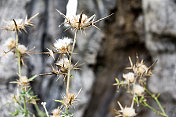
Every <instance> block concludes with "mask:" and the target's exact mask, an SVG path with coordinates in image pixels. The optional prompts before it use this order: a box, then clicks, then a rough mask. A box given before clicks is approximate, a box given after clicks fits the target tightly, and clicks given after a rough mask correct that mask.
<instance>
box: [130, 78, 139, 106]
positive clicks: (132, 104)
mask: <svg viewBox="0 0 176 117" xmlns="http://www.w3.org/2000/svg"><path fill="white" fill-rule="evenodd" d="M137 78H138V76H136V77H135V79H134V82H133V100H132V103H131V108H132V107H133V106H134V100H135V97H136V95H135V92H134V86H135V84H136V80H137Z"/></svg>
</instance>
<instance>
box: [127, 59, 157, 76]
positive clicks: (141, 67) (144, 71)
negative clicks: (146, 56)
mask: <svg viewBox="0 0 176 117" xmlns="http://www.w3.org/2000/svg"><path fill="white" fill-rule="evenodd" d="M136 58H137V62H136V64H133V63H132V60H131V57H129V61H130V64H131V67H127V69H132V70H133V71H134V73H135V74H137V75H140V76H141V75H143V76H151V75H152V72H151V68H152V66H153V65H154V64H155V63H156V62H157V61H155V62H154V63H153V64H152V65H151V66H150V67H147V66H146V65H145V64H144V62H143V60H141V62H139V58H138V56H136Z"/></svg>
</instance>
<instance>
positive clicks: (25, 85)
mask: <svg viewBox="0 0 176 117" xmlns="http://www.w3.org/2000/svg"><path fill="white" fill-rule="evenodd" d="M30 81H31V80H29V79H28V78H27V77H26V76H21V77H20V78H19V80H17V81H13V82H10V83H16V84H18V85H20V86H22V87H23V88H25V89H27V88H28V87H29V82H30Z"/></svg>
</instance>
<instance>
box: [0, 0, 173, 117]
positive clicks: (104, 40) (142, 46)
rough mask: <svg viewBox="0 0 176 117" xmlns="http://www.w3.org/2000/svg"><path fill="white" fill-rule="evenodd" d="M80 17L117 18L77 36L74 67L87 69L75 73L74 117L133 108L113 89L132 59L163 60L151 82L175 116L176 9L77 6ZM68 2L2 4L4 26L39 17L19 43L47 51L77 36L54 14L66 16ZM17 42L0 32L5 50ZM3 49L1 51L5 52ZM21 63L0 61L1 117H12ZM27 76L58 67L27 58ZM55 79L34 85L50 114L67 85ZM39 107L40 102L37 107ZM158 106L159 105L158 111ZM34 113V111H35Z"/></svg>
mask: <svg viewBox="0 0 176 117" xmlns="http://www.w3.org/2000/svg"><path fill="white" fill-rule="evenodd" d="M78 3H79V5H78V6H79V7H78V13H80V12H81V11H84V13H85V14H87V15H88V16H91V15H93V14H96V18H97V19H99V18H101V17H105V16H107V15H108V14H111V13H114V15H113V16H111V17H109V18H108V19H106V20H104V21H102V22H100V23H98V25H97V26H98V27H99V28H100V29H101V31H99V30H97V29H96V28H94V27H91V28H90V29H87V30H86V31H85V33H86V34H84V33H81V32H80V33H79V34H78V40H77V45H76V48H75V52H76V53H78V54H75V55H74V56H73V62H74V63H76V62H77V61H79V63H84V64H83V65H82V66H81V70H80V71H76V72H72V74H73V76H74V79H72V80H71V92H73V93H77V92H78V91H79V90H80V89H81V88H82V91H81V93H80V95H79V97H78V98H79V99H80V102H79V103H78V104H77V105H75V108H73V111H74V112H75V117H111V116H113V114H114V113H113V108H116V106H117V103H116V102H117V100H120V101H122V102H124V103H123V104H124V105H125V104H128V102H127V101H126V100H125V99H126V98H125V99H124V97H125V95H123V92H120V93H117V92H116V88H115V87H114V86H112V84H113V83H114V78H115V77H119V78H121V74H122V73H123V72H124V68H125V67H127V66H129V61H128V56H131V57H132V59H133V60H135V56H136V53H138V55H139V57H140V58H143V59H144V60H145V62H146V63H147V64H151V63H152V60H156V59H158V63H157V64H156V66H154V75H153V76H152V77H151V78H150V79H149V85H148V86H149V89H150V90H151V91H152V92H154V93H160V94H161V97H160V98H159V99H160V101H161V102H162V104H163V105H164V106H166V110H167V114H169V117H175V116H176V110H175V109H176V106H175V103H174V100H175V99H176V94H175V91H176V87H175V86H174V85H175V83H176V82H175V80H176V63H175V61H176V51H175V50H176V47H175V46H176V41H175V37H176V25H175V24H176V20H175V17H176V12H175V10H176V6H175V1H174V0H143V1H141V0H78ZM66 4H67V0H22V1H20V0H13V1H11V0H1V1H0V13H1V15H0V26H1V27H2V26H3V24H4V23H3V22H2V21H3V20H11V19H13V18H25V16H26V15H27V16H28V17H30V16H32V15H34V14H35V13H38V12H39V13H40V14H39V16H38V17H37V18H35V19H34V20H33V21H32V22H34V24H35V27H33V28H30V29H27V32H28V33H21V34H20V43H23V44H25V45H26V46H27V47H28V48H29V49H30V48H33V47H35V50H33V51H32V52H33V53H39V52H44V51H47V49H46V48H51V47H52V46H53V43H54V42H55V40H56V39H58V38H62V37H63V36H67V37H73V32H72V31H70V30H69V31H65V29H66V28H64V27H60V28H59V27H58V25H59V24H61V23H62V22H63V21H64V19H63V18H62V16H60V15H59V14H58V13H57V12H56V10H55V9H59V10H60V11H61V12H63V13H65V10H66V9H65V8H66ZM10 37H13V38H14V37H15V34H14V32H7V31H1V32H0V45H3V43H4V42H5V40H7V39H8V38H10ZM2 50H3V46H0V51H1V52H2ZM12 60H16V59H15V57H14V56H13V55H8V56H7V57H6V58H4V57H1V58H0V113H1V114H0V115H1V116H2V117H9V116H10V115H9V112H10V111H12V110H13V109H14V106H15V105H13V106H8V105H7V102H9V100H10V95H11V94H12V93H15V92H16V85H12V84H9V82H10V81H14V80H15V79H16V78H18V76H17V75H16V72H17V65H16V63H15V61H12ZM25 63H26V66H24V67H23V74H24V75H25V74H26V75H27V76H28V77H31V76H33V75H34V74H40V73H47V72H49V71H50V70H51V68H50V64H53V63H54V61H53V59H52V58H50V57H48V56H46V55H31V57H28V58H26V60H25ZM56 79H57V77H56V76H42V77H38V78H36V79H35V81H34V82H32V83H31V85H32V87H33V90H34V92H35V94H37V95H38V96H39V98H40V99H41V101H46V102H47V109H48V110H49V111H50V112H51V111H52V110H53V109H54V108H56V107H57V106H58V104H57V103H55V102H54V101H53V99H60V98H61V95H63V94H64V93H65V85H64V82H63V80H62V78H60V79H59V80H58V81H56ZM38 103H39V105H40V102H38ZM154 106H155V105H154ZM32 109H33V108H31V110H32ZM138 116H140V117H141V116H147V117H156V116H157V115H155V113H153V112H150V111H147V113H142V112H141V113H139V114H138Z"/></svg>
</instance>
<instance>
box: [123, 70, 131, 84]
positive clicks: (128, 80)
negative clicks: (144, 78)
mask: <svg viewBox="0 0 176 117" xmlns="http://www.w3.org/2000/svg"><path fill="white" fill-rule="evenodd" d="M123 78H124V79H125V81H127V82H128V83H130V82H134V73H133V72H129V73H127V74H123Z"/></svg>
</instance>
